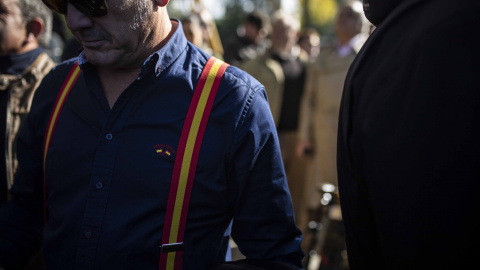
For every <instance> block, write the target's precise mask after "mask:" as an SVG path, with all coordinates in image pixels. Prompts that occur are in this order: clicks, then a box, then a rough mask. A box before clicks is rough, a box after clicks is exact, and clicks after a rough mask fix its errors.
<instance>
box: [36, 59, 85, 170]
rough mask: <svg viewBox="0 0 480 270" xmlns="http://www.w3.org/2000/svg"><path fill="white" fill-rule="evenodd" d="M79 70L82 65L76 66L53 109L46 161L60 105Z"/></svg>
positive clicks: (46, 148)
mask: <svg viewBox="0 0 480 270" xmlns="http://www.w3.org/2000/svg"><path fill="white" fill-rule="evenodd" d="M79 72H80V67H77V68H75V70H74V71H73V74H72V76H70V78H69V80H68V82H67V84H66V85H65V88H64V89H63V92H62V94H61V95H60V98H59V99H58V102H57V104H56V107H55V110H54V111H53V115H52V119H51V122H50V123H49V126H48V133H47V138H46V142H47V143H46V144H45V153H44V156H43V160H44V162H45V160H46V159H47V150H48V147H49V146H50V140H51V137H52V133H53V132H52V131H53V126H54V123H55V121H56V119H57V117H58V114H59V111H60V105H61V104H62V103H63V100H64V99H65V98H66V95H67V92H68V91H67V90H68V89H70V88H71V87H72V86H73V85H72V84H73V81H74V80H75V78H76V77H77V74H78V73H79Z"/></svg>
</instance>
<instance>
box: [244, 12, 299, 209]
mask: <svg viewBox="0 0 480 270" xmlns="http://www.w3.org/2000/svg"><path fill="white" fill-rule="evenodd" d="M299 30H300V22H299V21H298V20H297V19H296V18H294V17H293V16H292V15H290V14H288V13H286V12H284V11H277V12H276V13H274V15H273V17H272V33H271V35H270V40H271V43H272V44H271V48H270V49H269V50H268V51H267V52H266V53H265V54H263V55H260V56H258V57H256V58H255V59H252V60H249V61H246V62H245V63H243V64H242V65H240V68H242V69H243V70H245V71H247V72H248V73H250V74H251V75H252V76H254V77H255V78H256V79H257V80H259V81H260V82H261V83H262V84H263V85H264V86H265V89H266V91H267V96H268V102H269V105H270V110H271V111H272V115H273V119H274V120H275V124H276V125H277V131H278V137H279V139H280V148H281V150H282V158H283V163H284V166H285V171H286V173H287V181H288V185H289V188H290V193H291V196H292V200H293V207H294V212H295V216H296V217H297V215H298V214H299V213H301V210H300V207H301V206H302V205H303V203H302V202H301V201H302V200H303V194H302V192H303V188H304V187H303V185H304V184H303V182H304V173H305V168H306V164H307V163H306V162H303V161H300V160H299V159H298V158H297V157H296V156H295V146H296V142H297V140H298V138H297V127H298V119H299V118H298V113H299V106H300V100H301V98H302V95H303V88H304V84H305V68H306V63H307V62H308V59H307V58H306V55H304V54H301V49H300V47H299V46H298V45H297V38H298V33H299ZM302 56H303V57H305V58H302Z"/></svg>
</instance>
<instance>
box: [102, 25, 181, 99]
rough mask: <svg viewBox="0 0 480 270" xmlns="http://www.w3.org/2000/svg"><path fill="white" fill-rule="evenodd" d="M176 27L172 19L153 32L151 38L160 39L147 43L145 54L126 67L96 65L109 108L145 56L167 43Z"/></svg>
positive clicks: (130, 80)
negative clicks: (161, 30) (162, 27)
mask: <svg viewBox="0 0 480 270" xmlns="http://www.w3.org/2000/svg"><path fill="white" fill-rule="evenodd" d="M169 22H170V20H169ZM177 27H178V23H177V22H176V21H172V23H171V25H169V27H165V30H164V31H163V32H159V33H154V35H156V37H155V38H153V40H160V42H156V43H157V44H156V45H151V46H148V45H147V47H146V48H145V51H146V53H145V55H144V56H143V57H140V58H139V61H138V62H137V63H136V64H135V65H132V66H129V67H126V68H114V67H109V66H98V67H97V71H98V75H99V77H100V81H101V82H102V88H103V92H104V94H105V97H106V98H107V100H108V104H109V105H110V108H112V107H113V105H114V104H115V102H116V101H117V99H118V97H119V96H120V95H121V94H122V92H123V91H124V90H125V89H126V88H127V87H128V86H129V85H130V84H131V83H132V82H133V81H135V80H136V78H137V77H138V76H139V74H140V71H141V69H142V66H143V63H144V62H145V61H146V60H147V58H148V57H149V56H150V55H152V54H153V53H155V52H156V51H158V50H160V49H161V48H163V47H164V46H165V45H166V44H167V42H168V40H169V39H170V38H171V36H172V35H173V33H174V32H175V30H176V29H177Z"/></svg>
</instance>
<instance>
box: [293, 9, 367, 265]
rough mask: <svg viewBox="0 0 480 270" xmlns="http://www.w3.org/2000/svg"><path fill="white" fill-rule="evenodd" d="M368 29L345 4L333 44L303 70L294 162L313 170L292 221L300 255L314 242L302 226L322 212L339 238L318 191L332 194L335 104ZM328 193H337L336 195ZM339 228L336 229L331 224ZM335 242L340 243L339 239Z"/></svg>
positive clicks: (360, 12)
mask: <svg viewBox="0 0 480 270" xmlns="http://www.w3.org/2000/svg"><path fill="white" fill-rule="evenodd" d="M368 29H369V26H368V22H367V21H366V18H365V16H364V14H363V7H362V3H361V2H360V1H349V2H347V3H346V4H344V5H343V6H341V7H340V8H339V11H338V14H337V16H336V18H335V22H334V30H335V39H334V40H333V41H332V42H330V43H326V44H325V45H324V46H322V48H321V50H320V55H319V57H318V58H317V60H316V61H315V62H314V63H313V64H311V65H309V67H308V72H307V82H306V87H305V94H304V95H303V98H302V101H301V106H300V118H299V141H298V143H297V147H296V148H297V149H296V155H297V157H299V158H300V159H305V158H306V155H307V153H310V154H311V155H312V157H313V165H312V166H309V169H310V170H309V172H308V173H307V177H306V178H307V179H306V184H305V189H304V198H305V201H304V203H305V204H304V205H303V207H302V210H304V211H305V212H304V213H302V214H301V215H300V216H298V218H297V220H298V221H297V224H299V226H300V228H301V229H303V230H304V231H305V234H307V235H306V236H305V237H304V242H303V246H304V248H305V249H310V248H312V247H307V246H308V245H310V243H311V241H312V240H314V239H312V238H311V235H309V234H308V233H307V232H306V230H307V224H308V222H309V221H311V220H317V221H318V220H320V219H322V218H323V216H324V215H325V214H327V211H330V214H331V215H332V216H331V217H332V218H335V221H333V222H331V224H332V226H331V227H330V229H331V230H336V229H338V228H340V229H341V231H340V232H339V233H340V234H342V233H343V224H341V222H340V221H341V215H340V206H339V205H338V204H337V205H333V204H332V205H330V206H329V207H324V206H323V204H322V194H321V192H322V191H321V187H322V186H323V185H324V184H330V185H333V186H334V187H335V189H337V166H336V149H337V148H336V145H337V129H338V112H339V110H340V100H341V97H342V92H343V85H344V81H345V78H346V75H347V71H348V68H349V67H350V65H351V63H352V62H353V60H354V59H355V57H356V56H357V54H358V52H359V50H360V48H361V47H362V45H363V44H364V42H365V40H366V39H367V37H368ZM333 193H338V190H336V191H334V192H333ZM337 203H338V201H337ZM328 209H332V210H328ZM333 213H336V214H335V215H333ZM339 222H340V224H336V223H339ZM322 223H323V225H324V229H323V230H322V234H321V235H319V236H318V237H319V238H318V239H316V240H315V241H318V242H320V243H317V244H318V245H319V246H320V247H319V248H320V252H323V253H327V252H328V251H327V250H325V249H323V247H321V246H322V245H324V243H326V241H327V240H328V239H327V237H330V236H334V235H335V234H331V233H329V230H330V229H328V228H326V226H325V225H326V224H327V221H326V219H324V220H323V221H322ZM339 239H340V240H342V238H341V237H340V238H339ZM344 243H345V242H344V241H341V242H340V244H341V245H339V247H341V246H343V248H344V245H345V244H344ZM339 250H341V248H339ZM339 254H340V251H338V252H337V251H335V254H334V255H331V256H330V260H329V261H330V263H331V264H335V263H336V262H339V261H341V259H338V260H335V259H334V258H333V257H335V256H338V255H339ZM323 256H324V258H323V259H322V261H323V262H322V263H323V264H325V263H326V262H327V260H326V258H325V256H327V255H326V254H323Z"/></svg>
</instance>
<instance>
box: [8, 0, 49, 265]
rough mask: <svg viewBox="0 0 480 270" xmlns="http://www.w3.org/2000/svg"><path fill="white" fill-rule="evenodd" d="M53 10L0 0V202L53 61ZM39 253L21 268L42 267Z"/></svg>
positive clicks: (33, 1)
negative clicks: (34, 102) (22, 129)
mask: <svg viewBox="0 0 480 270" xmlns="http://www.w3.org/2000/svg"><path fill="white" fill-rule="evenodd" d="M51 33H52V13H51V11H50V10H49V9H48V8H46V7H45V6H44V5H43V3H42V2H41V1H39V0H0V141H2V142H3V143H1V144H0V152H1V153H3V154H2V155H1V157H2V158H0V205H1V204H3V203H5V202H6V201H7V200H9V199H10V195H9V193H8V191H9V190H10V187H11V186H12V185H13V177H14V175H15V173H16V171H17V168H18V161H17V152H16V143H17V133H18V131H19V129H20V126H21V125H22V123H23V121H24V120H25V118H26V116H27V114H28V113H29V111H30V105H31V103H32V99H33V95H34V93H35V91H36V90H37V87H38V86H39V85H40V82H41V80H42V79H43V77H44V76H45V75H46V74H47V73H48V72H49V71H50V70H51V69H52V68H53V66H54V62H53V60H52V59H51V58H50V57H49V56H48V54H47V53H46V52H45V48H47V47H48V45H49V42H50V37H51ZM43 267H44V263H43V258H42V256H41V253H38V255H36V256H35V257H34V258H33V259H31V260H30V262H29V263H28V264H27V267H26V268H24V269H29V270H39V269H44V268H43Z"/></svg>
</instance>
